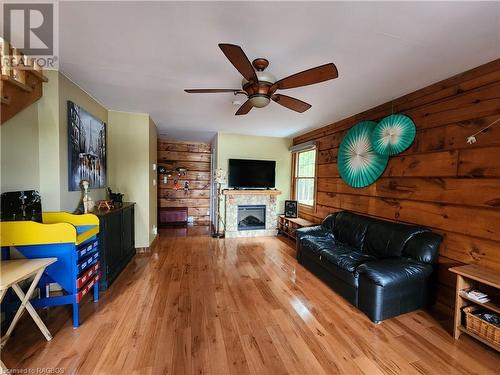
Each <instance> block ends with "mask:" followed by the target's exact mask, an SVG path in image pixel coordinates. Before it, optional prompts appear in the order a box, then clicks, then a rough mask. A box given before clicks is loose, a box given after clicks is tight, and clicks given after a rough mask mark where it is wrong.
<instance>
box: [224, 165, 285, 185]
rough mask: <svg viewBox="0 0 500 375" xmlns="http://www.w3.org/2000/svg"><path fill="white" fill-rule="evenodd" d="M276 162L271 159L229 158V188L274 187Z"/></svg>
mask: <svg viewBox="0 0 500 375" xmlns="http://www.w3.org/2000/svg"><path fill="white" fill-rule="evenodd" d="M275 176H276V162H275V161H274V160H273V161H271V160H246V159H229V178H228V185H229V187H230V188H238V189H240V188H241V189H243V188H246V189H267V188H274V185H275Z"/></svg>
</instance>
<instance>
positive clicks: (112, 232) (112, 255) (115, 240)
mask: <svg viewBox="0 0 500 375" xmlns="http://www.w3.org/2000/svg"><path fill="white" fill-rule="evenodd" d="M105 220H106V230H105V234H104V235H105V237H106V239H105V243H106V250H105V254H106V265H107V267H106V268H107V270H106V272H107V273H108V274H113V273H114V271H115V269H116V266H117V265H118V264H119V263H120V261H121V258H122V254H121V249H122V244H121V225H122V223H121V220H122V215H121V213H120V212H119V211H117V212H113V213H110V214H108V215H106V219H105Z"/></svg>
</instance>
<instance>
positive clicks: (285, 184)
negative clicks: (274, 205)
mask: <svg viewBox="0 0 500 375" xmlns="http://www.w3.org/2000/svg"><path fill="white" fill-rule="evenodd" d="M291 142H292V140H291V139H289V138H277V137H258V136H251V135H241V134H229V133H218V134H217V142H216V145H217V168H222V169H224V171H226V173H227V168H228V160H229V159H259V160H275V161H276V188H277V189H278V190H281V192H282V194H281V195H279V196H278V210H279V212H280V213H281V212H283V210H284V202H285V200H286V199H290V181H291V175H290V174H291V169H292V164H291V163H292V154H291V153H290V151H288V147H290V145H291Z"/></svg>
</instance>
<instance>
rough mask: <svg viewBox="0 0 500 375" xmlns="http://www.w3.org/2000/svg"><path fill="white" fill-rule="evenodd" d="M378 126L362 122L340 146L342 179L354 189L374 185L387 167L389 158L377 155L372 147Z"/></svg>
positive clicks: (374, 123) (370, 122)
mask: <svg viewBox="0 0 500 375" xmlns="http://www.w3.org/2000/svg"><path fill="white" fill-rule="evenodd" d="M376 126H377V123H376V122H373V121H362V122H360V123H359V124H357V125H355V126H353V127H352V128H351V130H349V132H348V133H347V134H346V135H345V137H344V139H343V140H342V143H341V144H340V148H339V153H338V161H337V164H338V168H339V173H340V177H342V179H343V180H344V181H345V182H346V183H347V184H348V185H350V186H352V187H355V188H361V187H365V186H368V185H370V184H372V183H373V182H375V181H376V180H377V179H378V178H379V177H380V175H381V174H382V173H384V169H385V167H386V166H387V161H388V160H389V157H388V156H387V155H380V154H377V153H376V152H375V151H374V149H373V147H372V142H371V137H372V133H373V130H374V129H375V127H376Z"/></svg>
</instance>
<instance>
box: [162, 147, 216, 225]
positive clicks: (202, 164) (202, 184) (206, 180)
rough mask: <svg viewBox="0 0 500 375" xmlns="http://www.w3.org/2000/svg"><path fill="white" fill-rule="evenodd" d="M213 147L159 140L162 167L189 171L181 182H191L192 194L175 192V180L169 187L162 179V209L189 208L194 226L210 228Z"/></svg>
mask: <svg viewBox="0 0 500 375" xmlns="http://www.w3.org/2000/svg"><path fill="white" fill-rule="evenodd" d="M210 151H211V150H210V144H209V143H200V142H179V141H172V140H167V139H159V140H158V165H163V166H164V167H165V168H167V169H169V170H173V169H175V168H178V167H184V168H187V169H188V172H187V175H186V176H185V177H182V178H181V179H180V181H181V182H182V186H183V184H184V181H186V180H187V181H189V191H188V192H185V191H184V190H183V189H180V190H174V180H173V178H171V179H169V180H168V182H167V184H164V183H163V178H161V176H159V177H158V207H187V209H188V215H189V216H193V220H194V224H198V225H208V224H209V222H210V217H209V215H210V213H209V210H210V175H211V167H210Z"/></svg>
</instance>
